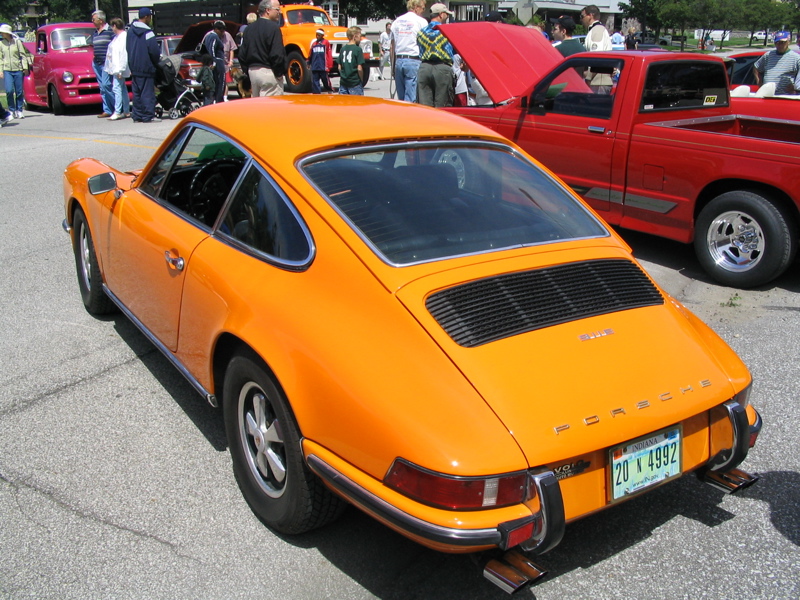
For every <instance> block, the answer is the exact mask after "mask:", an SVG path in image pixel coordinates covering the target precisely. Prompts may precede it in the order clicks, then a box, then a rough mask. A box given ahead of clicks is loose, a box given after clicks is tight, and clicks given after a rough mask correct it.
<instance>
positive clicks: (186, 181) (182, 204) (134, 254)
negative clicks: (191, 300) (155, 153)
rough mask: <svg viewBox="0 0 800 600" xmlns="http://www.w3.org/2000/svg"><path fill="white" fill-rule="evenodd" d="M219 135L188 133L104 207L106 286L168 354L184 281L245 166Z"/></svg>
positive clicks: (239, 153)
mask: <svg viewBox="0 0 800 600" xmlns="http://www.w3.org/2000/svg"><path fill="white" fill-rule="evenodd" d="M245 163H246V157H245V154H244V153H243V152H242V151H241V150H240V149H239V148H238V147H237V146H235V145H234V144H233V143H231V142H230V141H229V140H227V139H225V138H223V137H222V136H221V135H219V134H217V133H215V132H212V131H209V130H207V129H204V128H201V127H194V126H188V127H186V128H185V129H184V130H183V131H182V132H181V133H180V134H179V135H178V136H176V138H175V139H174V140H173V142H172V144H170V145H169V146H168V147H167V149H166V150H165V151H164V152H163V154H162V156H161V157H160V158H159V159H158V160H157V161H156V162H155V163H153V165H152V168H151V169H150V170H149V171H148V172H146V173H143V175H142V182H141V184H140V185H138V186H136V187H134V188H133V189H131V190H130V191H128V192H126V193H124V194H123V195H122V196H121V197H120V198H118V199H117V200H116V201H115V202H114V203H113V205H112V206H111V210H110V215H109V217H108V218H109V221H110V223H109V227H108V229H107V232H108V233H107V236H108V239H107V241H106V244H107V246H106V253H107V257H108V258H107V261H106V263H107V264H106V268H105V276H106V283H107V285H108V288H109V290H110V291H111V292H112V293H113V294H114V295H115V296H116V297H117V298H118V299H119V301H120V302H121V303H122V304H123V305H124V306H125V307H126V308H127V309H128V310H129V311H130V313H131V314H132V315H133V316H134V317H135V318H136V319H137V320H138V321H139V322H140V323H141V324H142V325H143V326H144V327H145V328H146V329H147V330H149V332H150V333H152V334H153V335H154V336H155V337H156V338H157V339H158V340H159V341H160V342H161V343H162V344H164V346H166V347H167V348H168V349H169V350H171V351H175V350H176V347H177V339H178V326H179V322H180V306H181V296H182V292H183V284H184V279H185V276H186V274H187V272H188V271H189V269H191V264H192V263H191V259H192V253H193V252H194V249H195V248H196V247H197V246H198V245H199V244H200V243H201V242H202V241H203V240H204V239H206V238H207V237H208V236H209V235H210V231H211V228H212V227H213V225H214V223H215V221H216V219H217V217H218V215H219V214H220V211H221V210H222V207H223V205H224V203H225V200H226V199H227V197H228V195H229V193H230V191H231V189H232V188H233V186H234V185H235V183H236V180H237V179H238V177H239V175H240V173H241V171H242V168H243V167H244V164H245Z"/></svg>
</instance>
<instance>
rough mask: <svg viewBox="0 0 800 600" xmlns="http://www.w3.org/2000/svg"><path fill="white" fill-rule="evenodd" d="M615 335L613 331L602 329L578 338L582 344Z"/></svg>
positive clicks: (583, 334)
mask: <svg viewBox="0 0 800 600" xmlns="http://www.w3.org/2000/svg"><path fill="white" fill-rule="evenodd" d="M613 334H614V330H613V329H602V330H600V331H592V332H591V333H582V334H581V335H579V336H578V339H579V340H580V341H582V342H588V341H589V340H595V339H597V338H601V337H606V336H607V335H613Z"/></svg>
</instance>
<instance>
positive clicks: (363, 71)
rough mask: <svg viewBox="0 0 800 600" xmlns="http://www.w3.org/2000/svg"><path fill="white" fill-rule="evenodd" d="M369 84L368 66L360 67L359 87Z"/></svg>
mask: <svg viewBox="0 0 800 600" xmlns="http://www.w3.org/2000/svg"><path fill="white" fill-rule="evenodd" d="M367 83H369V65H361V85H363V86H364V87H366V86H367Z"/></svg>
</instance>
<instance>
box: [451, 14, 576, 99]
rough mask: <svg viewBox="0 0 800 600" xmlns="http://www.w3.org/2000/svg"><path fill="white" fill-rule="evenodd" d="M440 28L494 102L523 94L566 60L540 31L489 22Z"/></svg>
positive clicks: (457, 24)
mask: <svg viewBox="0 0 800 600" xmlns="http://www.w3.org/2000/svg"><path fill="white" fill-rule="evenodd" d="M440 29H441V31H442V33H444V34H445V35H446V36H447V38H448V39H449V40H450V42H451V43H452V44H453V47H454V48H455V51H456V52H457V53H458V54H460V55H461V57H462V58H463V59H464V60H465V61H466V62H467V64H468V65H469V68H470V69H471V70H472V72H473V73H475V76H476V77H477V78H478V79H479V80H480V82H481V84H482V85H483V87H484V88H486V91H487V92H489V96H490V97H491V98H492V100H493V101H494V102H503V101H505V100H508V99H510V98H515V97H518V96H521V95H523V94H524V93H525V92H527V91H528V90H529V89H530V88H531V87H532V86H533V84H534V83H536V82H537V81H539V79H541V77H542V76H544V75H545V74H546V73H549V72H550V71H551V70H552V69H553V67H555V66H556V65H557V64H559V63H560V62H561V61H563V60H564V57H562V56H561V54H560V53H559V52H558V50H556V49H555V48H553V46H552V45H550V42H549V41H548V40H547V38H545V37H544V36H543V35H542V34H541V32H540V31H539V30H538V29H531V28H527V27H520V26H518V25H506V24H504V23H486V22H469V23H452V24H450V25H442V26H440Z"/></svg>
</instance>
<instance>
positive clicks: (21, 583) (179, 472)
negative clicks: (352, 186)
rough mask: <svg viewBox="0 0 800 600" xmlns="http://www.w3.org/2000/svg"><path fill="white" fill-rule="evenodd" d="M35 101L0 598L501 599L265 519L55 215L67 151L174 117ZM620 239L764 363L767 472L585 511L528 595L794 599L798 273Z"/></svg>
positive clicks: (8, 130) (1, 220) (377, 546)
mask: <svg viewBox="0 0 800 600" xmlns="http://www.w3.org/2000/svg"><path fill="white" fill-rule="evenodd" d="M367 93H368V94H369V95H378V96H383V97H386V96H388V82H371V83H370V84H369V85H368V89H367ZM27 114H28V117H27V118H26V119H24V120H22V121H14V122H12V123H11V124H10V125H9V126H8V127H5V128H3V129H2V130H0V148H2V153H1V154H0V165H2V171H0V173H2V174H0V206H2V209H3V210H2V212H3V214H2V216H0V261H2V264H3V265H4V267H3V270H2V274H3V285H2V287H1V288H0V295H1V297H2V307H3V310H2V313H1V314H0V328H1V331H2V335H0V356H2V363H0V364H2V369H1V370H0V598H14V599H16V598H39V599H41V598H59V599H67V598H178V597H180V598H219V599H228V598H259V599H262V600H263V599H273V598H274V599H281V600H286V599H287V598H291V599H295V598H297V599H306V598H309V599H317V598H332V599H367V598H382V599H387V600H389V599H398V600H401V599H402V600H411V599H428V598H431V599H437V600H440V599H442V600H447V599H453V600H471V599H479V598H480V599H500V598H505V597H506V595H505V594H504V593H503V592H501V591H500V590H499V589H497V588H495V587H494V586H493V585H491V584H490V583H488V582H486V581H485V580H484V579H483V578H482V576H481V574H480V572H479V571H478V569H477V568H476V567H475V565H474V564H473V562H472V560H471V559H470V557H468V556H451V555H444V554H440V553H436V552H433V551H430V550H426V549H424V548H422V547H420V546H418V545H416V544H414V543H413V542H410V541H408V540H406V539H404V538H402V537H400V536H399V535H397V534H395V533H393V532H392V531H390V530H389V529H387V528H385V527H384V526H382V525H380V524H378V523H377V522H375V521H373V520H372V519H370V518H368V517H366V516H364V515H363V514H361V513H360V512H359V511H357V510H355V509H352V508H351V509H349V510H348V511H347V512H346V513H345V515H344V516H343V518H342V519H341V520H339V521H337V522H336V523H334V524H332V525H331V526H328V527H326V528H324V529H322V530H319V531H315V532H312V533H310V534H307V535H305V536H300V537H285V536H280V535H276V534H275V533H273V532H272V531H270V530H269V529H266V528H265V527H264V526H263V525H262V524H261V523H260V522H259V521H258V520H257V519H256V518H255V517H254V516H253V514H252V513H251V512H250V511H249V509H248V508H247V506H246V504H245V502H244V500H243V499H242V497H241V495H240V493H239V490H238V488H237V486H236V483H235V482H234V479H233V476H232V472H231V467H230V458H229V455H228V451H227V445H226V441H225V434H224V429H223V427H222V423H221V420H220V418H219V413H218V411H217V410H215V409H212V408H211V407H209V406H208V405H207V404H205V402H204V401H203V400H202V399H201V398H200V397H199V396H197V395H196V394H195V392H194V391H193V390H192V389H191V388H190V386H189V385H188V384H187V383H186V382H185V381H184V380H183V378H182V377H181V375H180V374H178V372H177V371H175V369H173V368H172V367H171V366H170V364H169V363H168V362H167V361H166V359H164V358H163V357H162V356H161V355H160V354H159V353H158V352H157V351H156V350H155V348H154V347H153V346H152V345H150V344H149V342H148V341H147V340H146V339H145V338H144V337H143V336H142V335H141V334H140V333H139V332H138V331H137V330H136V329H135V327H134V326H133V325H132V324H130V323H129V322H128V321H127V320H126V319H125V318H124V317H122V316H116V317H113V318H107V319H96V318H93V317H91V316H90V315H88V314H87V313H86V311H85V310H84V308H83V305H82V303H81V300H80V296H79V293H78V287H77V282H76V279H75V269H74V262H73V256H72V250H71V247H70V243H69V238H68V237H67V235H66V234H65V233H64V232H63V230H62V229H61V221H62V219H63V206H62V188H61V172H62V170H63V168H64V167H65V166H66V165H67V164H68V163H69V162H70V161H71V160H74V159H76V158H79V157H82V156H93V157H96V158H99V159H101V160H103V161H105V162H106V163H108V164H110V165H114V166H116V167H118V168H122V169H135V168H138V167H141V166H143V165H144V164H145V162H146V161H147V160H148V159H149V157H150V156H151V154H152V153H153V151H154V150H155V148H157V147H158V145H159V144H160V142H161V141H162V140H163V139H164V137H165V136H166V135H167V134H168V133H169V132H170V131H171V129H172V128H173V126H174V125H175V122H171V121H164V122H162V123H155V124H150V125H145V124H134V123H132V122H131V121H130V120H129V119H128V120H122V121H118V122H109V121H107V120H99V119H97V118H95V116H94V113H93V112H92V111H81V112H76V113H74V114H70V115H67V116H63V117H54V116H53V115H51V114H49V113H46V112H30V113H27ZM268 123H269V119H265V120H264V123H262V124H255V125H256V126H263V127H265V134H268ZM621 233H622V234H623V237H624V238H625V239H626V240H627V241H628V243H629V244H630V245H631V246H632V248H633V249H634V252H635V254H636V256H637V257H638V258H639V259H640V260H641V261H642V264H643V265H644V266H645V268H646V269H647V270H648V271H649V272H650V273H651V274H652V275H653V277H654V278H655V279H656V280H657V281H659V282H660V283H661V284H662V285H663V286H664V287H665V288H666V289H667V291H668V292H669V293H670V294H672V295H673V296H675V297H676V298H678V299H679V300H681V301H682V302H684V303H685V304H686V305H687V306H688V307H689V308H690V309H691V310H692V311H694V312H695V313H697V314H698V315H699V316H700V317H701V318H702V319H704V320H705V321H706V322H707V323H709V324H710V325H711V326H712V327H713V328H714V329H715V330H716V331H717V332H718V333H719V334H720V335H721V336H722V337H723V338H724V339H725V340H726V341H727V342H728V343H729V344H730V345H731V346H732V347H733V348H734V349H735V350H736V351H737V352H738V353H739V354H740V355H741V356H742V358H743V359H744V361H745V362H746V363H747V364H748V365H749V367H750V369H751V371H752V372H753V376H754V381H755V383H754V390H753V394H752V401H753V403H754V404H755V405H756V406H757V407H758V409H759V410H760V411H761V414H762V416H763V418H764V429H763V431H762V434H761V437H760V439H759V443H758V445H757V446H756V447H755V448H754V449H753V450H752V451H751V453H750V456H749V457H748V459H747V461H746V462H745V463H744V465H743V468H744V469H746V470H748V471H751V472H757V473H759V474H760V475H761V480H760V481H759V482H758V483H757V484H756V485H755V486H753V487H752V488H749V489H746V490H744V491H742V492H741V493H740V494H738V495H735V496H724V495H723V494H722V493H721V492H718V491H716V490H714V489H712V488H711V487H710V486H706V485H703V484H701V483H699V482H698V481H697V480H695V479H694V478H693V477H686V478H683V479H680V480H677V481H675V482H672V483H669V484H667V485H665V486H662V487H661V488H659V489H657V490H654V491H653V492H652V493H650V494H648V495H646V496H644V497H639V498H636V499H633V500H631V501H629V502H627V503H624V504H621V505H619V506H616V507H614V508H612V509H609V510H607V511H604V512H603V513H601V514H597V515H594V516H591V517H589V518H586V519H584V520H582V521H580V522H577V523H574V524H572V525H570V526H568V527H567V531H566V536H565V539H564V541H563V542H562V544H561V545H560V546H559V547H557V548H556V549H555V550H553V551H552V552H550V553H549V554H547V555H545V556H542V557H541V558H540V559H539V561H538V562H540V563H541V564H542V565H543V566H544V567H545V568H547V569H549V571H550V574H549V575H548V577H547V578H546V579H544V580H543V581H542V582H541V583H539V584H538V585H537V586H535V587H533V588H531V589H529V590H525V591H523V592H521V593H520V594H518V596H517V597H519V598H526V599H530V598H537V599H540V600H554V599H559V600H567V599H573V598H574V599H586V598H592V599H612V598H613V599H631V600H633V599H636V600H639V599H641V598H649V599H662V598H663V599H673V598H691V599H695V598H710V599H722V598H725V599H742V600H745V599H746V600H753V599H762V598H763V599H787V600H789V599H793V600H796V599H797V598H799V597H800V577H798V573H800V547H799V546H800V458H798V448H799V447H800V444H798V433H797V432H798V426H797V423H798V422H799V419H800V402H798V389H799V388H800V385H799V383H800V376H798V371H797V362H798V356H799V355H800V342H799V341H798V340H800V294H798V292H800V265H798V264H797V263H795V265H794V266H793V267H792V268H791V269H790V270H789V272H788V273H787V274H785V275H784V276H783V277H781V278H780V279H778V280H777V281H775V282H773V283H772V284H770V285H768V286H766V287H764V288H760V289H757V290H748V291H742V290H734V289H730V288H725V287H721V286H718V285H716V284H714V283H712V282H710V281H709V280H708V279H707V278H706V277H705V276H704V275H703V273H702V272H701V271H700V268H699V266H698V264H697V263H696V261H695V259H694V255H693V253H692V251H691V248H689V247H686V246H683V245H681V244H677V243H673V242H669V241H666V240H660V239H656V238H652V237H648V236H645V235H641V234H634V233H630V232H625V231H622V232H621ZM619 365H620V368H621V369H624V368H625V357H620V359H619ZM577 375H579V374H576V376H577Z"/></svg>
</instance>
